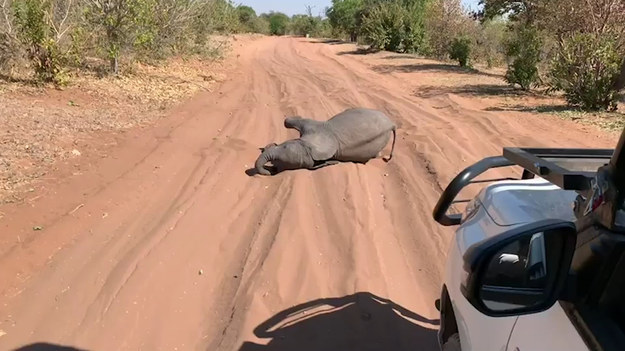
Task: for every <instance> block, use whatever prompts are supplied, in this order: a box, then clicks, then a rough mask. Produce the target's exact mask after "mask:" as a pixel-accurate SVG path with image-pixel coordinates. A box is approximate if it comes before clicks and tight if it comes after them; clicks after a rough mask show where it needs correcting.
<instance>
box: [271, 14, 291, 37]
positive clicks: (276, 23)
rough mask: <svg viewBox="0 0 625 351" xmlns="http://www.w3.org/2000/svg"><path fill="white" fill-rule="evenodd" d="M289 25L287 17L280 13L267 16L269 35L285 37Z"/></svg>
mask: <svg viewBox="0 0 625 351" xmlns="http://www.w3.org/2000/svg"><path fill="white" fill-rule="evenodd" d="M288 25H289V16H287V15H285V14H283V13H281V12H272V13H270V14H269V33H270V34H271V35H285V34H286V31H287V29H288Z"/></svg>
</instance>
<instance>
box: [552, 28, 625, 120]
mask: <svg viewBox="0 0 625 351" xmlns="http://www.w3.org/2000/svg"><path fill="white" fill-rule="evenodd" d="M615 44H616V38H613V37H609V36H598V35H595V34H592V33H580V34H576V35H573V36H572V37H570V38H567V39H565V40H564V42H563V43H562V46H561V47H560V49H559V50H558V52H557V53H556V55H555V57H554V58H553V60H552V61H551V70H550V72H549V76H550V78H551V82H550V85H551V87H552V88H553V89H555V90H562V91H564V93H565V97H566V100H567V101H568V103H569V104H571V105H574V106H579V107H581V108H583V109H587V110H600V109H603V110H616V106H617V92H616V91H614V90H613V89H612V88H613V87H612V85H613V83H614V81H615V80H616V79H617V77H618V76H619V73H620V71H621V63H622V62H623V57H622V55H620V54H619V52H618V50H617V46H616V45H615Z"/></svg>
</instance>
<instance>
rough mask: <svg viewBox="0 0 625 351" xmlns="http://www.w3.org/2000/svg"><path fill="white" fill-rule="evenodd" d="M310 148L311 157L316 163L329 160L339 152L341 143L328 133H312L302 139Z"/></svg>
mask: <svg viewBox="0 0 625 351" xmlns="http://www.w3.org/2000/svg"><path fill="white" fill-rule="evenodd" d="M300 139H301V140H303V141H305V142H306V144H307V145H308V147H309V148H310V155H311V156H312V158H313V160H315V161H323V160H329V159H331V158H332V157H334V155H336V152H337V151H338V146H339V143H338V141H337V140H336V138H335V137H334V136H333V135H330V134H328V133H311V134H306V135H304V136H302V137H301V138H300Z"/></svg>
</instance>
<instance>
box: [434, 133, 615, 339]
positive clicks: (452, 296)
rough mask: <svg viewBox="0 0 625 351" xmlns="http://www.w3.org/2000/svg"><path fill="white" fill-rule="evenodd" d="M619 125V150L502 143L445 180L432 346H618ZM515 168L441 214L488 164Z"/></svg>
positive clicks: (438, 217)
mask: <svg viewBox="0 0 625 351" xmlns="http://www.w3.org/2000/svg"><path fill="white" fill-rule="evenodd" d="M624 144H625V130H623V133H622V134H621V138H620V140H619V142H618V144H617V146H616V148H615V149H608V150H604V149H536V148H534V149H532V148H504V149H503V154H502V156H495V157H488V158H485V159H483V160H482V161H480V162H478V163H476V164H474V165H472V166H470V167H468V168H466V169H465V170H464V171H462V172H461V173H459V174H458V175H457V176H456V178H454V179H453V180H452V181H451V183H450V184H449V185H448V187H447V189H445V191H444V192H443V193H442V194H441V197H440V199H439V201H438V203H437V204H436V207H435V208H434V212H433V216H434V219H435V220H436V221H437V222H438V223H440V224H441V225H444V226H457V229H456V232H455V237H454V238H453V240H451V244H450V247H449V251H448V255H447V262H446V268H445V275H444V281H443V285H442V289H441V298H440V300H437V301H436V307H437V309H438V310H439V311H440V319H441V323H440V329H439V335H438V336H439V344H440V345H441V349H442V350H445V351H448V350H462V351H491V350H492V351H559V350H562V351H577V350H580V351H581V350H625V254H624V253H625V211H624V207H625V206H624V205H625V149H624ZM510 166H517V167H520V168H521V169H522V170H523V173H522V176H521V177H520V179H505V180H497V181H495V182H493V183H491V184H489V185H488V186H485V187H484V188H483V189H481V191H480V192H479V194H478V195H477V196H476V197H475V198H473V199H472V200H471V201H470V202H468V204H467V206H466V209H465V210H464V212H463V213H462V214H448V213H447V212H448V209H449V207H450V206H451V205H452V204H454V203H455V202H457V200H456V197H457V195H458V193H459V192H460V191H461V190H462V189H463V188H464V187H465V186H467V185H468V184H471V183H477V182H476V181H475V180H474V179H475V178H476V177H478V176H479V175H480V174H482V173H484V172H486V171H487V170H489V169H492V168H499V167H510Z"/></svg>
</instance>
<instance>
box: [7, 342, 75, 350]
mask: <svg viewBox="0 0 625 351" xmlns="http://www.w3.org/2000/svg"><path fill="white" fill-rule="evenodd" d="M13 351H86V350H84V349H77V348H75V347H71V346H61V345H55V344H49V343H46V342H38V343H34V344H30V345H26V346H22V347H20V348H18V349H14V350H13Z"/></svg>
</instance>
